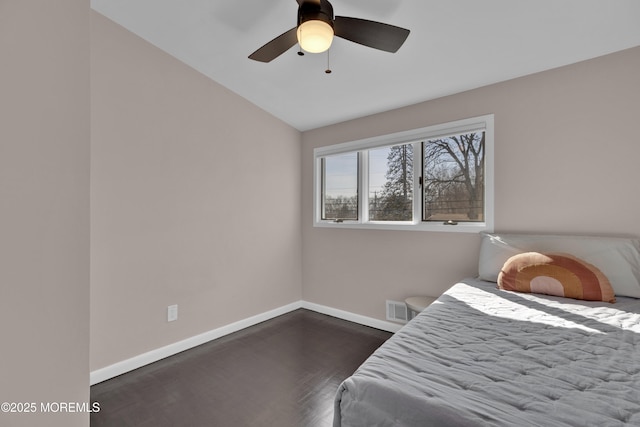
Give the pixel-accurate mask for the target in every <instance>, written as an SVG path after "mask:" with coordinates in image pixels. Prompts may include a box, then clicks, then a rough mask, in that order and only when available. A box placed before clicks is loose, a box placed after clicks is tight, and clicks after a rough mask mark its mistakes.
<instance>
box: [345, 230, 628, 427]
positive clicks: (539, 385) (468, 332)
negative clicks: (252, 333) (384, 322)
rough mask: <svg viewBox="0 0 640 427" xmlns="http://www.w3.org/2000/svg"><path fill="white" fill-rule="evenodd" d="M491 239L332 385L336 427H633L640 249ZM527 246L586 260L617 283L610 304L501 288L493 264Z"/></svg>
mask: <svg viewBox="0 0 640 427" xmlns="http://www.w3.org/2000/svg"><path fill="white" fill-rule="evenodd" d="M495 238H496V235H485V236H484V237H483V243H482V247H481V254H480V268H479V270H480V275H479V277H478V278H473V279H466V280H463V281H461V282H460V283H457V284H455V285H454V286H452V287H451V288H450V289H449V290H448V291H446V292H445V293H444V294H443V295H442V296H440V297H439V298H438V299H437V300H436V302H435V303H433V304H432V305H431V306H430V307H428V308H427V309H426V310H425V311H423V312H422V313H420V314H419V315H418V316H416V317H415V318H414V319H413V320H412V321H411V322H410V323H408V324H407V325H406V326H404V327H403V328H402V329H401V330H400V331H399V332H397V333H396V334H395V335H394V336H393V337H392V338H391V339H389V340H388V341H387V342H386V343H385V344H384V345H382V346H381V347H380V348H379V349H378V350H377V351H376V352H374V354H372V355H371V357H370V358H369V359H368V360H367V361H366V362H365V363H364V364H363V365H362V366H361V367H360V368H359V369H358V370H357V371H356V372H355V373H354V374H353V375H352V376H351V377H349V378H347V379H346V380H345V381H344V382H343V383H342V384H341V385H340V387H339V389H338V392H337V394H336V398H335V412H334V427H354V426H395V427H400V426H447V427H448V426H485V425H491V426H622V425H636V426H640V280H638V278H639V277H640V252H639V249H638V248H640V245H639V244H638V241H637V240H634V239H623V238H612V239H609V238H607V239H604V238H597V239H595V240H594V239H591V240H584V239H585V238H582V237H580V238H578V239H577V243H576V241H575V239H573V238H567V236H562V237H560V238H557V239H556V238H555V237H551V236H536V237H535V238H533V239H531V237H530V236H525V237H524V243H522V242H521V243H517V242H519V240H518V239H519V238H521V235H513V236H509V235H503V236H499V241H497V242H496V241H491V239H495ZM554 239H555V240H554ZM513 242H516V244H514V243H513ZM550 242H551V243H550ZM612 244H613V246H612ZM496 245H497V246H496ZM532 248H534V250H540V248H542V249H543V250H545V251H547V250H549V249H550V250H553V251H557V250H560V251H562V253H567V252H568V251H566V250H565V249H567V248H568V249H570V250H571V251H572V252H574V253H576V252H577V253H579V255H580V256H581V259H588V260H590V261H594V260H595V262H597V263H598V264H599V266H600V267H601V270H602V271H603V272H604V274H605V275H606V276H607V277H609V278H610V279H611V284H612V285H619V286H614V288H615V303H610V302H605V301H591V300H588V301H587V300H581V299H574V298H565V297H559V296H552V295H545V294H539V293H534V292H514V291H509V290H503V289H499V288H498V286H497V285H496V283H495V282H494V280H497V279H496V278H495V277H494V276H497V275H499V271H498V273H496V266H498V265H499V266H500V267H498V269H499V270H500V269H501V268H504V265H505V263H506V262H507V261H508V260H509V259H510V258H511V257H512V256H513V254H514V253H521V252H523V251H530V250H531V249H532ZM505 251H506V252H505ZM603 259H604V261H602V260H603ZM623 280H624V281H625V282H624V284H622V282H621V281H623ZM636 288H637V289H636ZM622 294H630V295H622Z"/></svg>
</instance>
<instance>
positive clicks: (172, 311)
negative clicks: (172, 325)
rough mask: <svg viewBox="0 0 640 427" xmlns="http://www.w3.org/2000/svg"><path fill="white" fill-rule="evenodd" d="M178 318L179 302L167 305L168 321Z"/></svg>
mask: <svg viewBox="0 0 640 427" xmlns="http://www.w3.org/2000/svg"><path fill="white" fill-rule="evenodd" d="M174 320H178V304H174V305H170V306H169V307H167V322H173V321H174Z"/></svg>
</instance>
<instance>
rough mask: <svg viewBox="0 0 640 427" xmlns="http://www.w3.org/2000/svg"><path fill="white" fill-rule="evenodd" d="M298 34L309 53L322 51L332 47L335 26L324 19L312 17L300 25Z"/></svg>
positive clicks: (300, 42)
mask: <svg viewBox="0 0 640 427" xmlns="http://www.w3.org/2000/svg"><path fill="white" fill-rule="evenodd" d="M297 36H298V43H299V44H300V47H301V48H302V49H303V50H305V51H307V52H309V53H320V52H324V51H326V50H328V49H329V48H330V47H331V42H332V41H333V28H332V27H331V25H329V24H328V23H326V22H324V21H320V20H318V19H312V20H310V21H305V22H303V23H302V24H300V25H299V26H298V31H297Z"/></svg>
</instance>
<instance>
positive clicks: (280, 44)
mask: <svg viewBox="0 0 640 427" xmlns="http://www.w3.org/2000/svg"><path fill="white" fill-rule="evenodd" d="M296 29H297V28H295V27H294V28H292V29H290V30H289V31H287V32H285V33H283V34H280V35H279V36H278V37H276V38H275V39H273V40H271V41H270V42H269V43H267V44H265V45H264V46H262V47H261V48H260V49H258V50H256V51H255V52H253V53H252V54H251V55H249V59H253V60H255V61H260V62H271V61H273V60H274V59H276V58H277V57H278V56H280V55H282V54H283V53H285V52H286V51H287V50H289V49H291V47H293V46H294V45H295V44H296V43H298V37H297V36H296Z"/></svg>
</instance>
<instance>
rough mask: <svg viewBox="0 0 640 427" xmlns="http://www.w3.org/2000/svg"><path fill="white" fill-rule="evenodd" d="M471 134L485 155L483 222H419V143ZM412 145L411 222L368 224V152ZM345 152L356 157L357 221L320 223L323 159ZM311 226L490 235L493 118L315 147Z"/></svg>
mask: <svg viewBox="0 0 640 427" xmlns="http://www.w3.org/2000/svg"><path fill="white" fill-rule="evenodd" d="M473 131H484V132H485V147H484V150H485V153H484V183H485V189H484V191H485V194H484V221H481V222H480V221H478V222H458V223H456V224H455V225H448V224H445V223H443V222H439V221H437V222H435V221H423V220H422V203H423V201H422V199H423V197H424V195H423V192H422V187H421V185H420V178H421V176H422V155H417V153H422V142H423V141H425V140H428V139H434V138H438V137H445V136H452V135H456V134H458V135H459V134H462V133H468V132H473ZM402 144H413V152H414V156H413V171H414V173H413V181H414V182H413V194H414V196H413V220H412V221H371V220H369V213H368V209H369V194H368V193H369V191H368V190H369V158H368V155H369V151H368V150H370V149H375V148H382V147H389V146H394V145H402ZM348 152H357V153H358V220H344V221H340V222H338V221H335V220H323V219H321V218H322V212H321V209H322V201H321V197H322V176H321V175H322V158H323V157H326V156H330V155H335V154H344V153H348ZM313 161H314V165H313V226H314V227H325V228H350V229H378V230H419V231H436V232H466V233H479V232H482V231H485V232H493V226H494V115H493V114H487V115H483V116H478V117H472V118H468V119H462V120H456V121H452V122H447V123H442V124H437V125H433V126H427V127H423V128H419V129H412V130H408V131H403V132H396V133H392V134H388V135H381V136H375V137H371V138H365V139H360V140H356V141H349V142H344V143H340V144H334V145H328V146H324V147H318V148H315V149H314V150H313Z"/></svg>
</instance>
